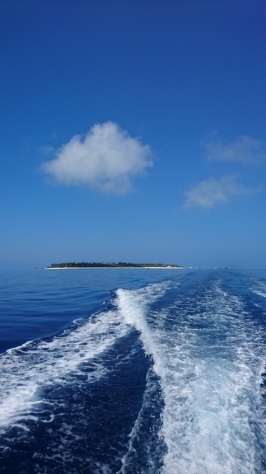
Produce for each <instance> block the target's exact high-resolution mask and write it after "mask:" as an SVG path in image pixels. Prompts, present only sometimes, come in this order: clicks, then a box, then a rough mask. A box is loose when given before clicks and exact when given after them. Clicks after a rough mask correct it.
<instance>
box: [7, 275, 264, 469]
mask: <svg viewBox="0 0 266 474" xmlns="http://www.w3.org/2000/svg"><path fill="white" fill-rule="evenodd" d="M265 362H266V271H264V270H257V271H255V270H254V271H251V270H249V271H243V270H241V271H236V270H222V269H221V270H172V269H171V270H166V269H160V270H156V269H150V270H149V269H137V268H135V269H111V268H108V269H72V270H34V271H31V272H29V271H28V272H23V271H13V272H2V273H1V274H0V473H4V474H16V473H18V474H44V473H46V474H53V473H56V474H64V473H66V474H90V473H92V474H94V473H95V474H96V473H98V474H108V473H119V474H120V473H121V474H138V473H148V474H153V473H161V474H186V473H187V474H213V473H215V474H227V473H228V474H229V473H232V474H238V473H239V474H240V473H242V474H251V473H257V474H262V473H266V390H265V389H266V372H265Z"/></svg>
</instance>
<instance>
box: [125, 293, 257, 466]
mask: <svg viewBox="0 0 266 474" xmlns="http://www.w3.org/2000/svg"><path fill="white" fill-rule="evenodd" d="M147 291H148V292H149V294H148V293H147ZM159 293H160V291H159V289H158V287H156V286H152V285H151V286H150V287H149V289H147V290H141V291H140V290H137V291H127V290H118V299H119V308H120V311H121V313H122V314H123V315H124V318H125V321H126V322H127V323H129V324H132V325H133V326H134V327H136V329H137V330H139V331H140V334H141V339H142V341H143V344H144V348H145V350H146V352H147V353H148V354H151V355H152V357H153V360H154V370H155V372H156V373H157V375H158V376H159V377H160V380H161V386H162V390H163V395H164V402H165V408H164V411H163V426H162V430H161V436H163V437H164V440H165V443H166V445H167V449H168V452H167V454H166V456H165V458H164V470H163V472H164V473H165V474H179V473H180V474H185V473H187V474H203V473H207V474H213V473H214V472H215V473H217V474H227V473H228V474H229V473H231V474H237V473H242V474H251V473H255V472H260V471H259V469H260V466H259V458H260V453H259V452H258V451H259V448H258V440H257V439H256V434H255V429H254V425H255V424H256V425H257V426H258V429H259V431H260V436H261V437H262V439H261V441H262V442H263V443H264V445H265V440H266V433H265V428H263V427H262V425H261V420H260V418H261V419H263V417H262V413H261V412H260V398H259V397H260V395H259V386H260V383H261V374H262V372H263V369H264V366H265V353H264V352H263V350H262V349H261V348H262V347H263V346H264V344H262V343H261V342H262V336H263V335H262V334H261V333H260V330H259V329H258V328H256V327H255V325H254V322H253V321H252V318H251V319H249V318H248V315H246V314H245V313H244V310H243V307H242V305H241V301H240V300H239V299H238V298H237V297H233V296H230V295H228V294H226V293H225V292H223V291H222V290H221V289H220V287H219V285H218V284H217V285H214V286H213V287H212V288H208V289H206V288H202V293H201V294H200V295H199V294H198V295H196V296H197V297H198V299H196V298H195V294H194V295H192V297H191V300H189V296H188V297H187V300H186V301H184V300H181V301H179V302H178V301H177V303H176V304H175V305H173V306H172V307H171V308H169V309H165V310H164V311H161V312H160V313H157V314H155V313H154V315H151V312H150V310H148V304H149V302H150V298H151V295H153V297H154V298H156V297H158V295H159ZM183 298H184V297H183ZM152 316H153V317H152ZM169 319H171V329H170V330H168V331H166V330H165V328H164V329H163V326H164V323H165V324H167V321H168V320H169ZM165 327H166V326H165Z"/></svg>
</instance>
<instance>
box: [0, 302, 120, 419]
mask: <svg viewBox="0 0 266 474" xmlns="http://www.w3.org/2000/svg"><path fill="white" fill-rule="evenodd" d="M128 330H129V327H128V326H127V324H126V323H125V321H123V320H121V315H120V313H119V312H118V311H117V310H116V309H115V310H113V311H108V312H103V313H101V314H98V315H95V316H94V317H92V318H91V319H89V320H83V321H81V320H80V321H77V322H76V325H75V327H74V328H71V329H66V330H65V331H64V332H63V333H62V334H61V335H59V336H56V337H54V338H53V339H50V340H43V341H42V340H40V341H35V342H29V343H26V344H23V345H22V346H20V347H18V348H15V349H10V350H8V351H7V352H6V353H5V354H2V355H1V356H0V364H1V368H0V426H2V427H3V426H6V425H8V424H10V423H12V424H13V423H16V422H17V421H18V420H19V419H20V417H21V415H22V414H23V416H25V415H27V413H28V412H29V410H31V409H32V407H33V406H34V405H35V407H36V406H37V405H38V403H41V402H42V400H41V398H40V395H39V393H38V392H39V389H41V388H42V387H43V386H49V385H54V384H56V383H59V384H61V385H62V384H64V383H66V382H67V381H69V380H70V379H71V377H73V376H75V375H77V374H78V375H82V376H83V377H84V376H85V377H87V378H88V380H90V381H93V379H97V378H99V377H101V376H102V375H103V374H104V372H105V370H106V369H105V368H104V366H98V365H95V366H94V369H95V370H94V372H92V373H91V372H90V373H89V374H87V373H86V375H85V374H84V372H83V371H82V364H83V363H85V362H88V361H90V360H92V359H93V358H94V357H96V356H98V355H99V354H101V353H103V352H104V351H105V350H106V349H108V348H109V347H110V346H111V345H112V344H113V343H114V342H115V340H116V339H117V338H118V337H122V336H124V335H125V334H126V333H127V332H128ZM45 403H47V402H45Z"/></svg>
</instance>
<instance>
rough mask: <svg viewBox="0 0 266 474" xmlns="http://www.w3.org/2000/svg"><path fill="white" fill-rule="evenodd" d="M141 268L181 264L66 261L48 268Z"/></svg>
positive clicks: (168, 266)
mask: <svg viewBox="0 0 266 474" xmlns="http://www.w3.org/2000/svg"><path fill="white" fill-rule="evenodd" d="M125 267H128V268H135V267H137V268H139V267H151V268H153V267H154V268H157V267H159V268H180V265H173V264H171V265H168V264H164V263H128V262H118V263H114V262H112V263H101V262H92V263H88V262H64V263H52V264H51V265H50V266H49V267H47V268H125Z"/></svg>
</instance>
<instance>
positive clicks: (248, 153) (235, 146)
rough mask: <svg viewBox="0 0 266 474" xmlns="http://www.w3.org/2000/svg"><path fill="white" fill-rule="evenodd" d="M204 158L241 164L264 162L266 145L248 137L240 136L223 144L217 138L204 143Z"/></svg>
mask: <svg viewBox="0 0 266 474" xmlns="http://www.w3.org/2000/svg"><path fill="white" fill-rule="evenodd" d="M204 146H205V150H206V156H207V158H208V159H209V160H211V161H231V162H237V163H242V164H257V163H258V164H259V163H265V162H266V145H265V143H264V142H263V141H261V140H256V139H255V138H252V137H250V136H248V135H241V136H240V137H238V138H237V139H236V140H235V141H233V142H230V143H225V142H223V141H222V140H220V139H219V138H215V139H214V140H211V141H208V142H205V143H204Z"/></svg>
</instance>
